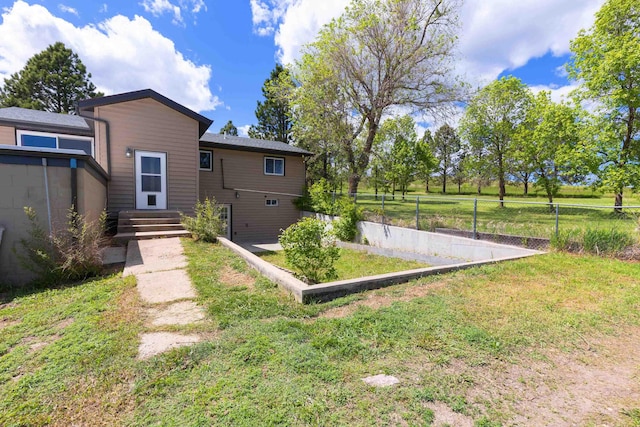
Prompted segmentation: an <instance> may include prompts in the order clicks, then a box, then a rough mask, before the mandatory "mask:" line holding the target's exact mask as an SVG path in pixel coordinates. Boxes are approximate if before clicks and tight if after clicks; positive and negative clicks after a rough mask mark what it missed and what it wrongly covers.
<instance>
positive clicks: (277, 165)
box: [264, 157, 284, 176]
mask: <svg viewBox="0 0 640 427" xmlns="http://www.w3.org/2000/svg"><path fill="white" fill-rule="evenodd" d="M264 174H265V175H279V176H283V175H284V159H283V158H282V157H265V158H264Z"/></svg>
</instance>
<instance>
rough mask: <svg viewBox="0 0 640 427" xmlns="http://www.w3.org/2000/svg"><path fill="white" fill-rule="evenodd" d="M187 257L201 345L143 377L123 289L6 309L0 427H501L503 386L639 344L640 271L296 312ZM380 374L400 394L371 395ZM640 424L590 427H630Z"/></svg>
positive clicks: (261, 284) (629, 411)
mask: <svg viewBox="0 0 640 427" xmlns="http://www.w3.org/2000/svg"><path fill="white" fill-rule="evenodd" d="M184 246H185V250H186V254H187V257H188V259H189V267H188V272H189V274H190V276H191V277H192V280H193V282H194V285H195V286H196V288H197V291H198V295H199V300H198V302H199V303H200V304H201V305H202V306H204V307H205V308H206V309H207V313H208V316H209V318H210V320H211V321H210V322H207V325H208V326H207V327H208V328H209V329H208V330H206V331H205V330H203V331H201V332H203V333H207V334H208V335H207V336H208V337H209V339H207V340H205V342H203V343H201V344H198V345H195V346H193V347H188V348H180V349H175V350H173V351H170V352H168V353H165V354H163V355H160V356H157V357H155V358H152V359H150V360H148V361H138V360H136V359H135V353H136V346H137V334H138V333H139V332H140V330H141V326H140V324H141V323H140V317H139V316H140V314H139V313H138V312H137V311H136V310H137V309H136V307H137V305H136V304H137V302H136V298H135V292H133V291H134V289H133V281H131V280H122V279H120V278H118V277H115V276H114V277H109V278H105V279H100V280H93V281H89V282H86V283H82V284H78V285H76V286H74V287H69V288H63V289H52V290H49V291H45V292H40V293H34V294H21V295H13V296H7V297H6V298H5V300H6V301H7V303H6V304H3V305H2V306H0V319H2V322H3V328H2V329H0V343H1V344H0V345H1V346H2V347H1V348H2V352H0V373H2V376H1V377H0V396H1V397H0V425H8V426H12V425H46V424H54V425H55V424H59V425H70V424H92V425H100V424H102V425H221V426H222V425H234V426H255V425H287V426H307V425H323V426H332V425H336V426H337V425H355V426H368V425H402V424H406V425H430V424H431V423H432V422H433V420H434V416H435V414H434V411H433V410H432V409H430V407H429V406H428V405H429V404H431V403H432V402H439V403H442V404H446V405H447V406H448V407H449V408H450V409H451V410H453V411H454V412H456V413H459V414H461V415H463V416H465V417H467V418H468V419H469V420H470V421H471V422H473V423H475V425H478V426H479V425H486V426H488V425H501V424H504V425H509V424H510V420H512V419H513V416H514V411H515V409H514V408H515V406H516V403H517V402H518V399H522V396H517V395H514V394H512V393H511V391H510V390H501V389H500V387H502V386H501V383H497V382H496V380H494V378H501V375H504V372H505V371H508V370H511V369H515V368H521V369H523V370H526V369H528V367H529V366H531V365H535V364H536V363H538V364H539V363H547V362H546V361H547V360H548V357H549V355H550V354H556V353H558V352H559V353H560V354H563V355H565V356H566V357H567V358H568V357H570V356H571V355H574V354H577V355H578V356H579V357H585V358H587V357H591V356H590V355H593V352H596V353H597V354H598V358H599V359H606V357H607V356H606V354H608V353H607V351H610V350H609V349H608V348H605V347H600V346H599V345H598V339H599V338H602V337H611V338H612V339H615V338H616V337H617V336H620V337H624V336H627V332H628V331H630V330H631V329H633V328H636V329H637V328H638V327H640V283H639V282H638V280H637V278H638V277H640V264H638V263H625V262H621V261H617V260H611V259H602V258H598V257H591V256H584V257H581V256H574V255H567V254H562V253H553V254H548V255H544V256H540V257H534V258H527V259H524V260H519V261H514V262H510V263H503V264H496V265H492V266H485V267H481V268H476V269H472V270H466V271H461V272H457V273H453V274H448V275H446V276H440V277H429V278H423V279H420V280H417V281H414V282H411V283H408V284H403V285H397V286H392V287H389V288H385V289H381V290H378V291H374V292H366V293H363V294H357V295H351V296H349V297H345V298H340V299H338V300H334V301H332V302H330V303H323V304H311V305H304V306H303V305H299V304H297V303H295V302H294V301H293V299H292V298H291V297H290V296H289V295H288V294H286V293H284V292H282V291H281V290H279V289H278V288H277V287H276V286H274V285H273V284H272V283H270V282H268V281H267V280H265V279H264V278H262V277H260V276H258V275H257V274H256V273H254V272H253V271H252V270H250V269H248V267H247V266H246V265H245V264H244V262H242V261H241V260H240V259H239V258H238V257H237V256H235V255H234V254H232V253H231V252H229V251H228V250H226V249H225V248H223V247H221V246H219V245H216V244H207V243H199V242H193V241H189V240H185V241H184ZM372 301H377V303H375V304H372ZM358 304H360V305H358ZM340 311H342V315H341V316H337V317H336V316H335V315H331V316H329V315H328V314H330V313H336V312H340ZM68 319H73V320H72V321H69V320H68ZM69 322H70V323H69ZM31 337H36V339H37V340H42V341H46V342H49V344H48V345H47V346H46V347H43V348H40V349H37V350H32V349H30V344H32V343H33V342H34V341H33V338H31ZM585 341H588V342H590V343H592V344H591V347H592V348H591V349H590V350H584V348H585ZM621 356H622V357H623V356H624V354H622V355H621ZM544 366H546V367H548V368H549V369H550V371H548V372H549V375H544V376H543V378H544V381H547V382H545V383H544V384H542V386H543V387H547V388H548V389H549V390H554V389H557V388H558V387H559V386H560V384H558V383H557V382H556V381H559V380H558V379H556V378H555V377H554V375H553V373H554V372H555V371H553V370H552V367H550V366H549V365H544ZM545 372H547V371H545ZM378 373H386V374H390V375H395V376H396V377H398V378H400V379H401V383H400V384H398V385H397V386H395V387H392V388H383V389H376V388H371V387H369V386H366V385H365V384H364V383H363V382H362V381H361V378H363V377H365V376H368V375H375V374H378ZM533 378H536V379H537V380H538V381H543V380H540V379H539V378H541V376H540V375H534V376H533ZM576 380H578V382H581V381H582V380H580V379H579V378H576ZM522 381H523V382H522V384H521V386H519V387H521V388H525V389H526V387H527V381H533V379H528V377H523V378H522ZM539 385H540V384H533V385H532V387H537V386H539ZM525 397H526V396H525ZM524 401H525V402H526V399H525V400H524ZM616 404H617V402H614V401H609V402H607V405H614V406H615V405H616ZM639 408H640V402H633V401H630V402H626V406H624V411H621V412H614V413H612V414H611V415H609V416H610V417H613V418H610V419H605V420H601V419H599V418H597V417H598V416H600V415H597V414H594V415H593V417H596V418H593V419H591V418H589V419H586V420H585V419H583V420H581V421H582V422H583V424H584V425H596V424H614V425H637V421H638V419H639V418H638V413H639V412H638V411H639ZM606 412H607V411H603V413H606ZM550 413H553V411H551V412H550ZM558 416H562V414H561V413H560V415H558ZM567 422H568V421H567Z"/></svg>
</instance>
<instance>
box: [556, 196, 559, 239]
mask: <svg viewBox="0 0 640 427" xmlns="http://www.w3.org/2000/svg"><path fill="white" fill-rule="evenodd" d="M559 217H560V203H556V239H557V238H558V234H560V228H559Z"/></svg>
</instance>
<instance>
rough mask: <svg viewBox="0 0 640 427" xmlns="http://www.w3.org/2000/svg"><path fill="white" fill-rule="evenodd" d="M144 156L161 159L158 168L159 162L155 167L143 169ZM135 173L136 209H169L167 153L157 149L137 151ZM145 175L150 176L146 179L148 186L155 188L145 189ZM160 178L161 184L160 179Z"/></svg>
mask: <svg viewBox="0 0 640 427" xmlns="http://www.w3.org/2000/svg"><path fill="white" fill-rule="evenodd" d="M143 158H156V159H159V160H160V165H159V166H160V168H159V170H158V168H157V167H156V166H157V163H155V162H154V164H153V168H152V169H148V170H143V168H142V159H143ZM147 167H148V166H147ZM135 175H136V209H167V153H159V152H155V151H138V150H136V152H135ZM143 176H144V177H149V178H147V179H146V180H145V181H146V182H145V184H146V185H147V186H149V185H152V186H153V187H155V188H154V189H153V190H147V191H143V185H142V184H143ZM157 178H160V179H159V181H160V182H159V185H158V182H157V181H158V180H157Z"/></svg>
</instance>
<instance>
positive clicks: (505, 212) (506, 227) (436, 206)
mask: <svg viewBox="0 0 640 427" xmlns="http://www.w3.org/2000/svg"><path fill="white" fill-rule="evenodd" d="M463 190H468V191H463V193H462V194H458V193H457V192H455V193H447V194H445V195H443V194H439V193H429V194H428V195H427V194H426V193H425V192H424V188H422V184H420V186H419V187H418V186H417V185H416V184H414V185H413V186H412V187H411V188H410V191H409V193H407V196H406V198H405V200H402V196H401V195H400V194H396V196H395V198H392V196H391V195H389V194H387V195H385V201H384V207H383V206H382V197H381V194H380V195H379V196H378V197H377V199H376V197H375V196H374V195H373V191H372V189H371V188H367V187H361V188H360V192H361V193H362V194H358V197H357V203H358V206H360V207H361V208H363V210H364V213H365V217H366V218H367V219H368V220H373V221H378V222H379V221H381V220H382V218H381V217H382V216H383V215H384V221H385V222H386V223H390V224H394V225H400V226H405V227H415V224H416V198H417V197H421V199H420V202H419V207H418V211H419V215H418V216H419V225H420V228H421V229H423V230H433V229H434V228H436V227H445V228H457V229H462V230H468V231H471V230H473V212H474V202H473V199H474V198H477V199H478V204H477V224H476V226H477V231H479V232H486V233H497V234H514V235H520V236H525V237H542V238H550V237H551V236H552V235H553V234H554V233H555V226H556V215H555V207H554V208H553V209H550V207H549V206H548V205H532V204H529V203H531V202H536V203H547V200H546V197H545V196H544V194H543V193H542V192H540V191H536V190H532V191H531V192H530V194H529V196H527V197H524V196H522V193H521V190H520V189H518V188H517V187H515V186H509V187H508V189H507V198H506V199H505V200H506V201H507V203H505V206H504V207H501V206H500V205H499V203H497V202H496V200H497V188H496V187H486V188H484V189H483V194H482V195H480V196H478V195H477V194H476V193H475V191H474V190H475V189H471V188H466V189H463ZM562 192H563V194H562V197H557V198H556V199H555V200H554V203H559V204H560V209H559V224H558V226H559V229H560V230H561V231H565V232H568V231H571V230H577V229H584V228H585V227H586V226H589V227H591V228H593V229H612V228H613V229H616V230H619V231H622V232H628V233H632V232H634V231H635V230H637V229H638V227H640V209H637V208H636V209H626V210H625V211H624V214H619V213H615V212H614V211H613V209H608V208H607V209H602V208H597V207H596V206H612V205H613V195H611V194H602V193H598V192H595V191H592V190H591V189H589V188H582V187H576V188H573V187H565V188H563V190H562ZM624 204H625V205H626V206H631V205H634V206H639V205H640V197H639V195H638V194H637V193H631V192H629V193H627V194H625V198H624ZM563 205H564V206H563ZM568 205H583V206H568Z"/></svg>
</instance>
